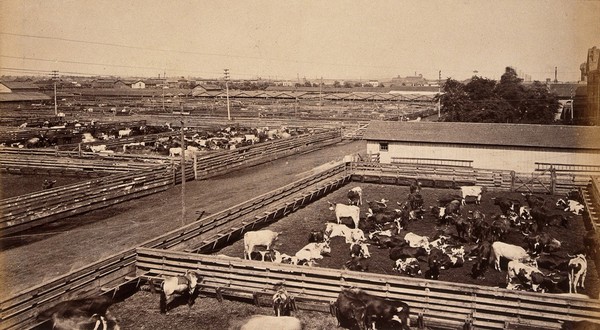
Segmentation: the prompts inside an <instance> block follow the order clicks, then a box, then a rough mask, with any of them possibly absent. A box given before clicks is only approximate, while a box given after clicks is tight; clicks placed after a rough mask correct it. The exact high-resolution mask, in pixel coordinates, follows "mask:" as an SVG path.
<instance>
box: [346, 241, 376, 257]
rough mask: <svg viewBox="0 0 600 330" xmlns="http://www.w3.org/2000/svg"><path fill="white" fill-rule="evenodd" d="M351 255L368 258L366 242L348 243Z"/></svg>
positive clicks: (369, 254)
mask: <svg viewBox="0 0 600 330" xmlns="http://www.w3.org/2000/svg"><path fill="white" fill-rule="evenodd" d="M350 253H351V257H363V258H370V257H371V253H370V252H369V244H367V243H352V244H350Z"/></svg>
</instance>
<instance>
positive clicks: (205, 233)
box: [0, 165, 345, 329]
mask: <svg viewBox="0 0 600 330" xmlns="http://www.w3.org/2000/svg"><path fill="white" fill-rule="evenodd" d="M344 173H345V167H344V166H341V165H340V166H336V167H333V168H331V169H329V170H326V171H323V172H320V173H317V174H314V175H312V176H309V177H306V178H303V179H301V180H298V181H296V182H293V183H291V184H289V185H286V186H284V187H281V188H278V189H276V190H274V191H271V192H269V193H266V194H263V195H260V196H257V197H256V198H253V199H251V200H248V201H246V202H243V203H240V204H238V205H235V206H233V207H231V208H228V209H226V210H224V211H222V212H219V213H216V214H214V215H211V216H209V217H207V218H205V219H202V220H199V221H195V222H193V223H191V224H188V225H186V226H184V227H182V228H179V229H176V230H173V231H171V232H169V233H166V234H164V235H161V236H159V237H156V238H153V239H151V240H148V241H146V242H144V243H142V244H141V245H140V246H142V247H147V248H160V249H182V250H183V249H185V248H188V247H193V246H195V245H191V243H193V244H196V243H197V242H201V243H202V242H204V241H206V240H207V239H208V238H210V237H213V238H214V237H217V238H219V237H220V236H219V235H215V234H217V233H219V231H222V232H224V233H225V232H227V231H229V230H230V229H231V227H232V226H234V225H235V224H236V223H239V224H242V223H241V219H243V217H244V216H247V215H249V214H250V215H251V214H253V213H254V214H258V213H262V214H263V215H264V216H268V221H272V220H275V219H277V218H276V217H274V216H275V215H276V216H278V217H280V216H283V214H282V212H280V211H277V210H278V208H277V205H282V204H283V205H285V203H286V202H287V201H288V199H287V198H285V197H282V196H293V197H290V198H289V201H293V199H294V198H295V195H297V194H302V192H303V191H310V190H313V189H316V187H320V186H323V185H324V182H327V181H328V180H332V179H335V178H337V177H339V176H340V175H344ZM335 182H337V180H334V181H333V183H332V184H335ZM266 210H270V212H268V214H265V212H264V211H266ZM287 210H288V211H294V210H295V209H294V208H288V209H287ZM274 211H275V212H274ZM269 214H270V215H269ZM254 219H255V221H260V219H256V218H254ZM135 279H136V277H135V249H129V250H127V251H124V252H122V253H118V254H115V255H112V256H110V257H107V258H105V259H103V260H100V261H98V262H96V263H93V264H90V265H87V266H84V267H82V268H80V269H77V270H74V271H73V272H70V273H68V274H65V275H63V276H59V277H57V278H55V279H53V280H50V281H47V282H45V283H43V284H40V285H37V286H35V287H33V288H31V289H29V290H25V291H22V292H19V293H17V294H15V295H13V296H12V297H9V298H4V300H2V301H0V322H1V324H2V326H3V328H4V329H23V328H31V327H34V326H36V325H37V324H38V323H39V322H36V320H35V315H36V313H37V312H40V311H43V310H45V309H47V308H49V307H51V306H52V305H53V304H56V303H57V302H59V301H62V300H67V299H74V298H76V297H79V298H80V297H85V296H90V295H97V294H99V293H101V292H104V291H107V290H111V289H112V290H117V289H118V288H119V287H120V286H122V285H125V284H127V283H129V282H130V281H135Z"/></svg>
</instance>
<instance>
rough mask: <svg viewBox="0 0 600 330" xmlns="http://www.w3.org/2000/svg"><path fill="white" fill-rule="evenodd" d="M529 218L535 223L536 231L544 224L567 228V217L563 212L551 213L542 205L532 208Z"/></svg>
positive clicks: (540, 229) (543, 226)
mask: <svg viewBox="0 0 600 330" xmlns="http://www.w3.org/2000/svg"><path fill="white" fill-rule="evenodd" d="M531 218H532V219H533V221H534V222H535V223H536V225H537V227H538V228H537V229H538V231H542V230H543V228H545V227H546V226H556V227H564V228H569V218H567V217H566V216H565V215H563V214H552V213H550V211H548V210H547V209H545V208H543V207H535V208H532V209H531Z"/></svg>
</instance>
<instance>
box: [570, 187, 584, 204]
mask: <svg viewBox="0 0 600 330" xmlns="http://www.w3.org/2000/svg"><path fill="white" fill-rule="evenodd" d="M566 198H567V200H569V199H570V200H573V201H577V202H579V203H583V198H581V194H580V193H579V190H577V189H574V190H571V191H569V192H568V193H567V195H566Z"/></svg>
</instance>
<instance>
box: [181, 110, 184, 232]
mask: <svg viewBox="0 0 600 330" xmlns="http://www.w3.org/2000/svg"><path fill="white" fill-rule="evenodd" d="M181 225H182V226H184V225H185V135H184V133H183V120H182V121H181Z"/></svg>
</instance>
